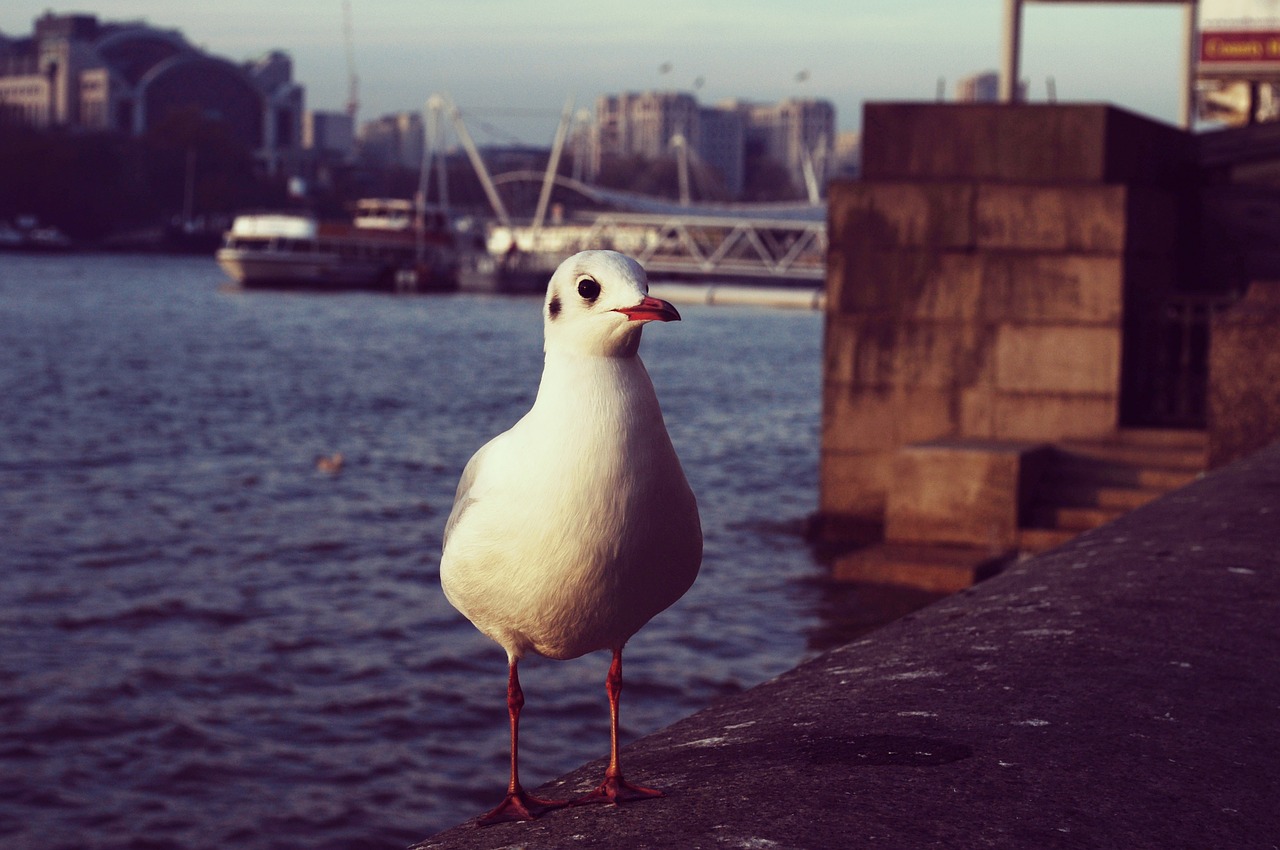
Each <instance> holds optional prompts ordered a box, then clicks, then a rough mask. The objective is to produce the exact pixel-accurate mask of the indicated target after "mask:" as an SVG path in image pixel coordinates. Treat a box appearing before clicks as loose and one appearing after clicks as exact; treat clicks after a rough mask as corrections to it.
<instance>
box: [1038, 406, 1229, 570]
mask: <svg viewBox="0 0 1280 850" xmlns="http://www.w3.org/2000/svg"><path fill="white" fill-rule="evenodd" d="M1207 458H1208V441H1207V438H1206V435H1205V432H1204V431H1192V430H1158V429H1137V428H1134V429H1122V430H1120V431H1117V432H1116V433H1115V434H1113V435H1111V436H1109V437H1105V438H1097V439H1088V440H1084V439H1076V440H1064V441H1061V442H1059V443H1057V444H1055V446H1054V451H1053V453H1052V456H1051V458H1050V460H1049V462H1048V467H1047V469H1046V470H1045V472H1044V475H1043V476H1042V478H1041V479H1040V482H1039V485H1038V486H1037V487H1036V489H1035V491H1034V492H1033V494H1032V499H1031V504H1030V507H1029V508H1028V510H1027V515H1026V517H1025V518H1024V520H1023V524H1022V527H1021V528H1020V529H1019V530H1018V545H1019V548H1020V549H1021V550H1022V551H1023V552H1030V553H1035V552H1043V551H1045V550H1047V549H1053V548H1055V547H1057V546H1060V545H1061V544H1063V543H1065V542H1066V541H1068V540H1070V539H1071V538H1072V537H1075V536H1076V535H1077V534H1079V533H1081V532H1082V531H1088V530H1089V529H1091V528H1097V527H1098V526H1100V525H1103V524H1105V523H1108V522H1110V521H1111V520H1113V519H1115V518H1117V517H1119V516H1121V515H1123V514H1125V513H1128V512H1129V511H1131V510H1133V509H1134V508H1139V507H1141V506H1143V505H1145V504H1146V503H1147V502H1150V501H1152V500H1153V499H1157V498H1159V497H1160V496H1163V495H1164V494H1166V493H1168V492H1170V491H1171V490H1176V489H1178V488H1179V487H1182V486H1183V485H1184V484H1187V483H1189V482H1191V481H1193V480H1194V479H1195V478H1196V477H1197V476H1198V475H1200V474H1201V473H1203V472H1204V471H1205V469H1206V468H1207Z"/></svg>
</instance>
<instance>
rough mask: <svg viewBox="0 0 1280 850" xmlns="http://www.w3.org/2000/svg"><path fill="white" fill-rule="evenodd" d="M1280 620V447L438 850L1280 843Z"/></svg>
mask: <svg viewBox="0 0 1280 850" xmlns="http://www.w3.org/2000/svg"><path fill="white" fill-rule="evenodd" d="M1277 622H1280V444H1276V445H1273V446H1272V447H1270V448H1268V449H1265V450H1263V451H1262V452H1259V453H1257V454H1254V455H1252V456H1250V457H1248V458H1246V459H1244V460H1242V461H1239V462H1237V463H1234V464H1232V465H1230V466H1227V467H1225V468H1223V469H1221V470H1219V471H1216V472H1214V473H1211V474H1209V475H1207V476H1206V477H1204V478H1202V479H1200V480H1198V481H1196V482H1194V483H1192V484H1190V485H1188V486H1187V487H1185V488H1183V489H1180V490H1177V491H1175V492H1173V493H1171V494H1169V495H1167V496H1165V497H1164V498H1162V499H1159V500H1157V501H1155V502H1153V503H1151V504H1149V505H1147V506H1145V507H1142V508H1139V509H1138V510H1136V511H1134V512H1132V513H1130V514H1128V515H1126V516H1124V517H1122V518H1120V519H1119V520H1116V521H1115V522H1113V523H1111V524H1109V525H1106V526H1103V527H1101V528H1098V529H1095V530H1093V531H1090V532H1086V533H1085V534H1083V535H1081V536H1080V537H1077V538H1075V539H1074V540H1072V541H1071V542H1069V543H1068V544H1066V545H1065V546H1063V547H1062V548H1059V549H1057V550H1054V551H1052V552H1049V553H1046V554H1043V555H1039V556H1037V557H1034V558H1030V559H1027V560H1024V561H1022V562H1020V563H1019V564H1018V565H1017V566H1015V567H1013V568H1012V569H1010V570H1008V571H1006V572H1004V573H1002V574H1001V575H999V576H996V577H995V578H992V579H990V580H988V581H986V582H983V583H981V584H979V585H977V586H975V587H973V588H971V589H969V590H966V591H963V592H961V593H959V594H956V595H954V596H952V597H949V598H947V599H945V600H943V601H941V602H938V603H936V604H935V605H933V606H931V607H929V608H926V609H924V610H922V611H920V612H918V613H917V614H915V615H911V616H908V617H906V618H904V619H902V620H900V621H898V622H897V623H895V624H892V625H890V626H888V627H886V628H884V629H881V630H880V631H878V632H875V633H873V634H871V635H869V636H868V637H866V638H864V639H861V640H858V641H856V642H854V643H851V644H848V645H846V646H843V647H840V648H838V649H836V650H833V651H831V652H828V653H826V654H824V655H821V656H819V657H817V658H815V659H813V660H811V661H809V662H808V663H805V664H803V665H801V666H800V667H799V668H797V669H795V670H793V671H791V672H789V673H786V674H784V675H782V676H780V677H778V678H777V679H774V680H772V681H770V682H766V683H764V684H762V685H760V686H758V687H756V688H754V689H752V690H749V691H746V692H744V693H742V694H739V695H736V696H733V697H729V698H727V699H725V700H724V701H722V702H720V703H718V704H717V705H715V706H713V707H711V708H709V709H707V710H705V711H703V712H701V713H699V714H696V715H694V716H692V717H690V718H687V719H686V720H683V721H681V722H678V723H676V724H674V725H673V726H671V727H669V728H667V729H664V730H662V731H660V732H657V733H655V734H653V735H650V736H648V737H646V738H644V739H642V740H640V741H638V742H636V743H634V744H633V745H632V746H630V747H629V748H628V750H627V752H626V753H625V756H624V759H625V762H626V764H627V767H628V771H629V774H630V775H631V777H632V778H634V779H635V780H636V781H640V782H643V783H646V784H653V785H656V786H659V787H661V788H663V789H665V790H666V791H667V794H668V796H667V797H665V798H663V799H659V800H653V801H645V802H640V803H634V804H630V805H626V806H623V807H620V808H615V807H612V806H595V807H587V808H574V809H567V810H563V811H558V812H554V813H552V814H550V815H548V816H546V817H544V818H543V819H541V820H539V821H536V822H531V823H518V824H504V825H500V826H495V827H491V828H488V829H475V828H473V827H472V826H471V825H470V824H467V823H464V824H462V825H460V826H458V827H456V828H454V829H451V830H449V831H446V832H443V833H441V834H439V835H437V836H435V837H434V838H431V839H429V840H427V841H424V842H422V843H421V844H419V845H417V848H419V850H428V848H431V849H432V850H459V848H493V847H525V848H550V847H575V848H606V847H607V848H617V847H632V848H646V847H654V848H656V847H678V848H712V847H739V848H844V847H877V846H878V847H893V848H916V847H947V848H966V847H984V848H993V847H994V848H1005V847H1007V848H1028V847H1036V848H1059V847H1061V848H1067V847H1072V848H1076V847H1090V848H1109V847H1114V848H1126V850H1130V849H1131V848H1179V847H1187V848H1191V847H1235V848H1265V847H1273V846H1274V845H1275V841H1276V836H1278V835H1280V809H1277V807H1276V805H1275V801H1276V800H1277V799H1280V778H1278V776H1277V772H1276V767H1277V765H1280V709H1277V706H1280V631H1278V630H1277V628H1276V623H1277ZM603 769H604V764H603V761H601V762H596V763H592V764H588V765H585V766H584V767H582V768H581V769H579V770H576V771H574V772H572V773H570V774H569V775H567V776H565V777H563V778H562V779H560V780H559V781H557V782H554V783H551V784H550V785H548V786H546V787H544V788H543V789H541V792H542V793H543V794H545V795H548V796H565V795H573V794H575V793H577V792H579V791H584V790H586V789H588V788H589V787H591V786H592V785H593V784H594V783H595V782H596V781H597V780H598V778H599V774H600V773H601V772H602V771H603ZM471 814H478V813H472V812H459V813H458V815H459V818H460V819H461V818H463V817H466V816H468V815H471Z"/></svg>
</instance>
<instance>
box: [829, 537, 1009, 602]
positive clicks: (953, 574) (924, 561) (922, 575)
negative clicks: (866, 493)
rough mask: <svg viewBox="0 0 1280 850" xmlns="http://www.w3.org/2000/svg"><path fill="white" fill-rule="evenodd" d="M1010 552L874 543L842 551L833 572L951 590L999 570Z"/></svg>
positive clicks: (859, 579) (848, 578)
mask: <svg viewBox="0 0 1280 850" xmlns="http://www.w3.org/2000/svg"><path fill="white" fill-rule="evenodd" d="M1012 556H1013V553H1012V552H992V551H991V550H990V549H979V548H972V547H966V546H932V545H924V544H910V543H877V544H874V545H871V546H866V547H864V548H862V549H857V550H855V551H853V552H849V553H846V554H844V555H841V556H840V557H839V558H837V559H836V562H835V564H834V565H833V568H832V576H833V577H834V578H835V579H836V580H837V581H856V582H865V583H867V584H885V585H896V586H898V587H915V588H918V589H920V590H928V591H932V592H935V593H954V592H956V591H958V590H963V589H965V588H966V587H970V586H972V585H974V584H976V583H977V582H979V581H981V580H982V579H984V578H987V577H989V576H991V575H994V574H995V573H997V572H999V571H1000V567H1001V566H1002V564H1003V563H1004V562H1005V561H1007V560H1008V559H1009V558H1011V557H1012Z"/></svg>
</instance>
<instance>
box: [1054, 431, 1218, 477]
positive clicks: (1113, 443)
mask: <svg viewBox="0 0 1280 850" xmlns="http://www.w3.org/2000/svg"><path fill="white" fill-rule="evenodd" d="M1058 455H1059V460H1060V461H1061V462H1062V463H1063V464H1070V463H1072V462H1080V463H1083V464H1084V465H1086V466H1087V465H1088V464H1089V462H1091V461H1105V462H1108V463H1115V464H1123V465H1127V466H1134V467H1138V468H1142V469H1159V470H1179V471H1187V472H1201V471H1203V470H1204V469H1205V467H1206V466H1207V465H1208V449H1207V448H1203V447H1196V446H1190V447H1187V446H1163V445H1148V444H1142V443H1129V442H1125V441H1122V440H1113V439H1104V440H1080V439H1072V440H1064V441H1062V442H1061V443H1059V444H1058Z"/></svg>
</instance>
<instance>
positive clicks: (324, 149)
mask: <svg viewBox="0 0 1280 850" xmlns="http://www.w3.org/2000/svg"><path fill="white" fill-rule="evenodd" d="M302 147H303V148H305V149H307V150H309V151H314V152H315V153H316V154H317V155H320V156H325V157H331V158H337V159H340V160H341V159H347V158H350V157H351V156H352V155H353V154H354V153H355V149H356V137H355V126H354V125H353V124H352V122H351V115H350V114H348V113H346V112H323V111H320V110H315V109H308V110H307V111H306V112H304V113H303V114H302Z"/></svg>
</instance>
